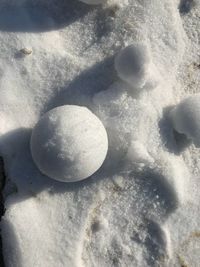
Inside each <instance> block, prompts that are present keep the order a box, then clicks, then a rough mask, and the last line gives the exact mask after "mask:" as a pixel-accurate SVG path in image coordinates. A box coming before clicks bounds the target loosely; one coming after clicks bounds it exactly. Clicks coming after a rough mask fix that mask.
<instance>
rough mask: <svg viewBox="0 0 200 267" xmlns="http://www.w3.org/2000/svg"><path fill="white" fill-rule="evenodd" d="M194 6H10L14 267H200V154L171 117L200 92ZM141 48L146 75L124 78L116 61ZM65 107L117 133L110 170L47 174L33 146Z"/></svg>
mask: <svg viewBox="0 0 200 267" xmlns="http://www.w3.org/2000/svg"><path fill="white" fill-rule="evenodd" d="M186 2H187V1H181V3H180V1H179V0H162V1H161V0H151V1H140V0H135V1H132V0H121V1H119V0H115V1H108V2H105V3H104V4H103V5H87V4H85V3H82V2H81V1H78V0H77V1H75V0H68V1H56V0H49V1H46V0H21V1H20V0H19V1H16V0H10V1H8V0H2V1H1V3H0V41H1V47H0V56H1V62H0V121H1V123H0V154H1V156H2V157H3V159H4V163H5V173H6V186H5V188H4V191H3V195H4V200H5V209H6V212H5V214H4V216H3V217H2V220H1V234H2V241H3V254H4V260H5V265H6V267H32V266H37V267H40V266H41V267H43V266H48V267H54V266H58V267H66V266H70V267H79V266H80V267H82V266H83V267H86V266H87V267H94V266H95V267H99V266H105V267H110V266H113V267H116V266H121V267H125V266H135V267H144V266H145V267H153V266H163V267H164V266H166V267H167V266H170V267H171V266H172V267H175V266H179V265H181V263H180V259H182V262H184V264H185V265H188V266H198V265H199V253H198V250H199V237H198V236H199V235H198V233H199V229H200V221H199V201H200V196H199V186H200V180H199V174H200V160H199V148H197V147H195V146H194V145H193V144H191V145H189V144H188V143H187V142H185V139H184V138H183V137H182V135H181V134H178V133H175V131H174V129H173V125H172V123H171V122H172V121H171V118H170V113H171V112H170V111H172V112H173V110H174V111H175V110H176V108H177V110H178V107H179V105H178V106H175V105H176V104H177V103H179V102H180V101H182V99H184V98H185V97H188V96H192V95H193V94H196V93H199V88H200V87H199V83H200V76H199V67H198V65H199V62H198V56H199V55H200V48H199V35H200V21H199V4H198V1H196V4H195V5H191V6H190V8H189V9H188V8H185V10H186V11H187V10H189V11H187V12H185V13H184V12H181V14H180V11H181V10H182V9H183V8H181V7H183V6H187V4H186ZM184 3H185V4H184ZM180 4H181V6H180ZM136 44H138V45H139V47H141V45H142V47H143V48H142V49H141V50H142V51H143V52H141V56H142V58H143V59H144V60H141V61H139V63H140V65H142V66H144V68H143V72H142V75H140V76H139V77H138V76H137V75H136V74H135V73H131V74H130V75H129V72H128V76H126V75H125V76H124V75H123V76H121V73H123V69H122V70H120V71H117V70H116V63H115V58H117V57H118V55H120V54H121V53H123V51H124V49H126V48H127V47H130V46H131V47H132V46H134V49H135V45H136ZM23 51H25V53H24V52H23ZM27 51H28V53H27ZM30 51H31V53H30ZM131 51H132V50H131ZM134 52H135V50H134ZM136 54H137V56H139V54H138V53H136ZM137 56H136V58H137ZM148 58H149V59H148ZM147 59H148V60H147ZM145 62H146V63H145ZM129 63H131V66H133V67H134V64H133V65H132V61H131V62H129V58H128V59H127V60H126V61H125V66H127V65H128V64H129ZM141 63H142V64H141ZM123 66H124V64H123ZM126 70H127V69H126ZM131 70H132V68H131ZM128 71H129V70H128ZM123 74H124V73H123ZM125 74H126V73H125ZM152 81H156V83H154V82H152ZM195 96H196V95H195ZM63 105H76V106H84V107H87V108H88V109H89V110H91V111H92V113H94V114H95V116H96V117H97V118H99V119H100V121H101V122H102V124H103V125H104V127H105V129H106V132H107V135H108V152H107V156H106V159H105V161H104V163H103V165H102V166H101V168H100V169H99V171H97V172H95V173H94V174H93V175H92V176H91V177H90V178H89V179H85V180H83V181H79V182H76V183H61V182H59V181H56V180H54V179H50V178H49V177H48V176H46V175H44V174H42V173H41V172H40V171H39V169H38V168H37V166H36V165H35V163H34V161H33V158H32V156H31V151H30V139H31V132H32V130H33V129H34V127H35V125H36V124H37V122H38V121H39V120H40V119H41V117H42V116H43V115H44V114H45V113H47V114H48V112H49V111H51V110H52V109H53V110H54V108H59V107H61V106H63ZM194 107H195V112H196V110H197V109H196V104H195V106H194ZM190 108H191V109H193V107H190ZM192 114H194V113H192ZM96 117H95V118H96ZM80 118H81V116H80ZM181 119H182V120H180V121H179V122H184V123H185V119H184V120H183V118H182V117H181ZM70 121H72V122H73V118H70ZM191 121H192V122H195V125H196V123H197V120H196V117H195V120H191ZM174 127H175V126H174ZM188 128H189V127H188V125H187V126H186V127H185V125H184V129H185V130H187V133H188V132H189V129H188ZM47 133H49V132H48V131H47ZM189 133H190V134H194V133H193V132H189ZM82 135H83V133H82V132H81V134H80V135H79V137H80V138H81V136H82ZM96 136H98V133H96ZM196 136H197V135H196V134H195V140H196ZM59 140H60V141H61V140H62V139H59ZM195 140H193V142H194V141H195ZM65 152H66V150H65ZM96 160H97V155H96V153H95V155H94V156H93V159H92V162H91V166H92V164H93V162H95V161H96ZM49 167H51V168H53V167H56V166H55V165H54V166H49ZM59 174H60V173H59ZM182 265H183V264H182Z"/></svg>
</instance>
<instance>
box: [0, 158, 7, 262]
mask: <svg viewBox="0 0 200 267" xmlns="http://www.w3.org/2000/svg"><path fill="white" fill-rule="evenodd" d="M5 181H6V175H5V169H4V161H3V158H2V157H0V220H1V217H2V216H3V215H4V213H5V209H4V200H3V194H2V191H3V188H4V186H5ZM0 266H1V267H4V266H5V265H4V260H3V250H2V239H1V235H0Z"/></svg>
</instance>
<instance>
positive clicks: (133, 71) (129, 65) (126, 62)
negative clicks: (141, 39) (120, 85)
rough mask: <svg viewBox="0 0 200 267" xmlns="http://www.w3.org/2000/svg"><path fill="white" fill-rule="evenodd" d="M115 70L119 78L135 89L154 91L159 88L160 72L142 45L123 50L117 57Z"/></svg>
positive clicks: (133, 45)
mask: <svg viewBox="0 0 200 267" xmlns="http://www.w3.org/2000/svg"><path fill="white" fill-rule="evenodd" d="M115 69H116V71H117V74H118V76H119V78H120V79H121V80H122V81H124V82H126V83H127V84H129V86H131V87H132V88H133V89H136V90H141V89H153V88H154V87H156V86H157V83H158V81H157V79H158V76H159V74H158V71H157V70H156V68H155V66H154V64H153V63H152V61H151V58H150V54H149V51H148V49H147V47H146V46H145V45H144V44H142V43H135V44H132V45H129V46H127V47H125V48H124V49H122V50H121V51H120V52H119V53H118V54H117V56H116V57H115Z"/></svg>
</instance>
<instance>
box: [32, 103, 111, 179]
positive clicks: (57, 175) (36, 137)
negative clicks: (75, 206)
mask: <svg viewBox="0 0 200 267" xmlns="http://www.w3.org/2000/svg"><path fill="white" fill-rule="evenodd" d="M107 150H108V139H107V133H106V130H105V128H104V126H103V124H102V123H101V121H100V120H99V119H98V118H97V117H96V116H95V115H94V114H93V113H92V112H91V111H90V110H89V109H87V108H85V107H80V106H74V105H66V106H61V107H58V108H54V109H52V110H51V111H49V112H47V113H46V114H45V115H44V116H43V117H42V118H41V119H40V120H39V122H38V123H37V125H36V126H35V128H34V130H33V133H32V136H31V153H32V157H33V160H34V161H35V164H36V165H37V167H38V168H39V169H40V171H41V172H42V173H44V174H45V175H47V176H49V177H51V178H53V179H55V180H59V181H63V182H74V181H79V180H83V179H85V178H87V177H89V176H91V175H92V174H93V173H94V172H96V171H97V170H98V169H99V168H100V167H101V165H102V163H103V161H104V159H105V157H106V154H107Z"/></svg>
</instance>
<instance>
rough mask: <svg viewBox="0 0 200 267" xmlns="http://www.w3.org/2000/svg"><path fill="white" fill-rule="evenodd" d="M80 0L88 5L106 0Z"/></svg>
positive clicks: (98, 3) (102, 2)
mask: <svg viewBox="0 0 200 267" xmlns="http://www.w3.org/2000/svg"><path fill="white" fill-rule="evenodd" d="M80 1H81V2H83V3H86V4H88V5H100V4H104V3H105V2H106V0H80Z"/></svg>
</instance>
